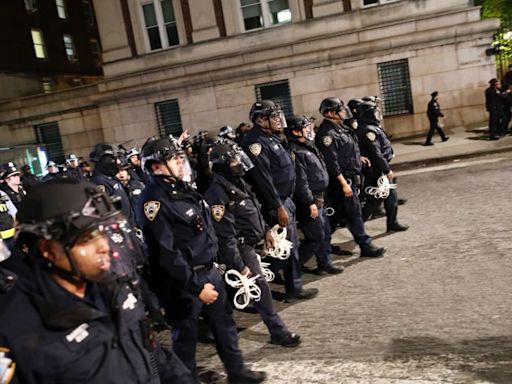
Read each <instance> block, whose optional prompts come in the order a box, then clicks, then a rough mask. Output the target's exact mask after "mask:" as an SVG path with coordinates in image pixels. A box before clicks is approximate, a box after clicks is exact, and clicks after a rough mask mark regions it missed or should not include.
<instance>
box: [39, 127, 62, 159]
mask: <svg viewBox="0 0 512 384" xmlns="http://www.w3.org/2000/svg"><path fill="white" fill-rule="evenodd" d="M34 130H35V133H36V138H37V142H38V143H39V144H43V145H44V146H45V148H46V157H47V159H48V160H53V161H55V162H56V163H57V164H63V163H64V162H65V160H66V159H65V158H64V148H62V139H61V136H60V129H59V123H58V122H56V121H54V122H52V123H45V124H38V125H36V126H34Z"/></svg>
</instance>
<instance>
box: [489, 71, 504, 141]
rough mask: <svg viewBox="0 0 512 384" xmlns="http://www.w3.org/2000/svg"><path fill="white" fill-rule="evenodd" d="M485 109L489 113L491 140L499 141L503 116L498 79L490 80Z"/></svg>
mask: <svg viewBox="0 0 512 384" xmlns="http://www.w3.org/2000/svg"><path fill="white" fill-rule="evenodd" d="M485 107H486V109H487V111H488V112H489V140H498V139H499V135H500V121H501V118H502V114H503V100H502V97H501V83H500V82H499V80H498V79H491V80H489V88H487V89H486V90H485Z"/></svg>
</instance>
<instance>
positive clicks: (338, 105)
mask: <svg viewBox="0 0 512 384" xmlns="http://www.w3.org/2000/svg"><path fill="white" fill-rule="evenodd" d="M343 107H344V103H343V101H341V99H340V98H339V97H327V98H325V99H323V100H322V102H321V103H320V108H319V109H318V111H319V112H320V113H321V114H322V115H324V114H325V113H326V112H331V111H332V112H336V113H340V112H341V111H342V110H343Z"/></svg>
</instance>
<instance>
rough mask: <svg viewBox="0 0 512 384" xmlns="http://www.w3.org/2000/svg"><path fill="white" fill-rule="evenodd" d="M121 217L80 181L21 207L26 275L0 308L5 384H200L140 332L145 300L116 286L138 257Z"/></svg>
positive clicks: (43, 190)
mask: <svg viewBox="0 0 512 384" xmlns="http://www.w3.org/2000/svg"><path fill="white" fill-rule="evenodd" d="M48 196H58V197H59V199H58V200H57V199H48ZM117 214H118V211H117V210H116V209H115V208H114V206H113V205H112V203H111V201H110V200H109V198H108V197H107V196H106V195H105V194H104V193H100V192H98V191H97V190H96V189H95V187H94V185H92V184H89V183H86V182H83V181H78V180H76V179H73V178H65V179H64V178H63V179H57V180H53V181H49V182H47V183H42V184H40V185H38V186H36V187H34V189H33V190H32V191H31V193H30V195H29V196H28V197H27V198H26V199H25V200H24V201H23V202H22V204H21V206H20V210H19V213H18V221H19V231H20V234H19V239H18V240H19V247H20V249H23V250H24V253H25V259H26V260H27V262H28V263H27V268H28V270H27V272H26V273H23V274H20V275H19V276H18V281H17V282H16V285H15V286H14V287H13V288H12V289H11V290H10V291H9V292H8V293H7V294H5V295H3V296H2V297H1V299H0V307H1V308H2V311H1V312H0V351H2V353H3V357H2V361H1V365H2V368H3V369H2V374H3V373H4V372H5V371H4V369H5V370H6V371H7V372H8V374H7V375H6V376H3V377H7V378H8V377H10V376H11V375H13V376H14V381H13V382H20V383H27V384H40V383H77V384H78V383H84V384H85V383H120V384H128V383H140V384H142V383H150V384H158V383H161V382H162V383H182V382H185V383H193V380H192V377H191V375H190V372H189V371H188V370H187V369H186V367H185V366H184V365H183V363H182V362H180V361H179V359H177V357H176V356H175V355H173V354H172V351H167V353H165V354H164V351H163V350H162V349H161V348H160V346H159V345H158V343H157V342H156V341H155V340H153V339H151V338H150V337H149V336H150V335H149V334H148V333H146V332H144V331H143V330H144V329H145V313H144V305H143V302H142V300H141V298H140V297H139V293H138V291H137V290H136V289H134V288H133V287H132V286H131V285H129V284H127V283H119V276H121V275H122V274H123V273H126V272H129V271H130V270H132V268H133V260H134V256H135V257H136V255H135V253H136V252H137V248H136V247H134V246H133V243H132V242H131V239H130V234H129V232H128V231H126V230H125V229H126V228H127V227H126V226H123V225H122V222H123V218H122V217H119V216H118V215H117ZM113 255H115V257H113ZM28 271H30V272H28ZM7 382H9V380H7Z"/></svg>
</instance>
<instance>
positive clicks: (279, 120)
mask: <svg viewBox="0 0 512 384" xmlns="http://www.w3.org/2000/svg"><path fill="white" fill-rule="evenodd" d="M268 118H269V121H270V127H271V128H273V129H284V128H286V127H287V125H286V117H285V116H284V113H283V111H274V112H272V113H270V116H269V117H268Z"/></svg>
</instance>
